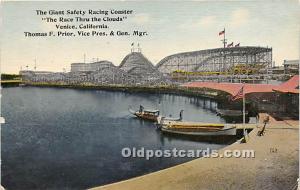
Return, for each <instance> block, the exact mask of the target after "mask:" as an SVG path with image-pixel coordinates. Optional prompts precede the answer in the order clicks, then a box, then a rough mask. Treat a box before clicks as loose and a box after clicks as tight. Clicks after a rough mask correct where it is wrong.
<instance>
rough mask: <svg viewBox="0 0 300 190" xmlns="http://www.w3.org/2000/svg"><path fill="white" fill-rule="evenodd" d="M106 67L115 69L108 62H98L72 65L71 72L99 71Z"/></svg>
mask: <svg viewBox="0 0 300 190" xmlns="http://www.w3.org/2000/svg"><path fill="white" fill-rule="evenodd" d="M106 67H115V66H114V65H113V64H112V62H110V61H98V62H93V63H72V64H71V72H92V71H99V70H101V69H103V68H106Z"/></svg>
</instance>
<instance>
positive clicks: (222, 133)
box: [161, 126, 236, 136]
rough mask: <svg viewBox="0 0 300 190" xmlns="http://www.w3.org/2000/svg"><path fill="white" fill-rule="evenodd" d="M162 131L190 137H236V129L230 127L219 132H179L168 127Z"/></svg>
mask: <svg viewBox="0 0 300 190" xmlns="http://www.w3.org/2000/svg"><path fill="white" fill-rule="evenodd" d="M161 130H162V131H163V132H166V133H172V134H181V135H189V136H235V135H236V128H235V127H230V128H226V129H219V130H215V131H214V130H211V131H209V130H203V131H200V130H190V131H187V130H178V129H172V128H168V127H164V126H163V127H162V128H161Z"/></svg>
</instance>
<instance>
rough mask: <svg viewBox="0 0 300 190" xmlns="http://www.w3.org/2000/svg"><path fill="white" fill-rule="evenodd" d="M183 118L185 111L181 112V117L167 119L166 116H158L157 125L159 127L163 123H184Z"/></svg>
mask: <svg viewBox="0 0 300 190" xmlns="http://www.w3.org/2000/svg"><path fill="white" fill-rule="evenodd" d="M182 118H183V110H180V112H179V117H175V118H174V117H165V116H158V117H157V124H158V125H159V124H160V123H162V121H182Z"/></svg>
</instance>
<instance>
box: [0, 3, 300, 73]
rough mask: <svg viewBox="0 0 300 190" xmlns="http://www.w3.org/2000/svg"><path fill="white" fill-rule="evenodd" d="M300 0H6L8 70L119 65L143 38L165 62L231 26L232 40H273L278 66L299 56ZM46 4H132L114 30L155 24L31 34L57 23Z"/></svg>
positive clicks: (152, 55) (209, 43)
mask: <svg viewBox="0 0 300 190" xmlns="http://www.w3.org/2000/svg"><path fill="white" fill-rule="evenodd" d="M299 8H300V7H299V2H297V1H190V2H179V1H164V2H126V1H125V2H124V1H119V2H100V1H97V2H68V1H65V2H59V1H57V2H16V1H8V2H2V3H1V12H0V13H1V25H0V26H1V28H0V30H1V36H0V42H1V44H0V47H1V72H2V73H18V72H19V70H20V68H21V67H22V68H23V69H24V68H25V66H26V65H28V66H29V69H33V67H34V65H35V60H36V66H37V68H36V69H37V70H43V71H56V72H61V71H63V68H66V70H67V71H69V70H70V65H71V63H74V62H83V60H84V54H85V55H86V62H91V61H92V60H96V59H97V58H98V60H109V61H111V62H113V64H115V65H119V64H120V63H121V61H122V59H123V58H124V57H125V56H126V55H127V54H128V53H130V49H131V44H132V43H133V42H134V43H135V44H137V43H139V44H140V47H141V48H142V53H143V54H144V55H145V56H146V57H147V58H148V59H149V60H150V61H151V62H152V63H153V64H157V63H158V62H159V61H160V60H161V59H163V58H164V57H166V56H168V55H171V54H175V53H180V52H187V51H196V50H203V49H212V48H219V47H222V42H221V39H222V36H219V35H218V33H219V32H220V31H221V30H223V28H226V38H227V39H228V42H234V44H237V43H240V45H241V46H261V47H272V48H273V61H275V64H276V65H277V66H279V65H281V64H282V63H283V60H285V59H299V43H300V40H299V20H300V19H299V18H300V15H299V14H300V9H299ZM37 9H41V10H73V9H77V10H79V9H81V10H88V9H93V10H99V9H102V10H107V9H116V10H123V9H130V10H133V14H132V15H130V16H128V18H127V19H126V21H124V22H121V23H118V22H113V23H111V24H109V27H110V29H108V30H107V31H110V30H120V31H129V32H130V31H133V30H135V29H138V30H140V31H147V33H148V35H147V36H144V37H137V36H127V37H124V36H123V37H109V36H108V37H72V38H53V37H45V38H25V37H24V32H25V31H29V32H47V31H49V30H53V29H54V27H55V26H54V25H53V24H47V23H45V22H43V21H42V20H41V17H40V16H37V15H36V11H35V10H37Z"/></svg>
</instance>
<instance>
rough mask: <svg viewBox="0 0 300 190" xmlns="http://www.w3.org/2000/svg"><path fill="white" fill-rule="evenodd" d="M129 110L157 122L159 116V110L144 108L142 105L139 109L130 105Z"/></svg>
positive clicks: (140, 116)
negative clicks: (134, 108)
mask: <svg viewBox="0 0 300 190" xmlns="http://www.w3.org/2000/svg"><path fill="white" fill-rule="evenodd" d="M128 111H129V112H130V113H131V114H133V115H134V116H136V117H138V118H141V119H144V120H148V121H153V122H157V118H158V117H159V110H149V109H144V107H143V106H142V105H140V109H139V110H137V111H135V110H133V109H131V108H130V107H129V109H128Z"/></svg>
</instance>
